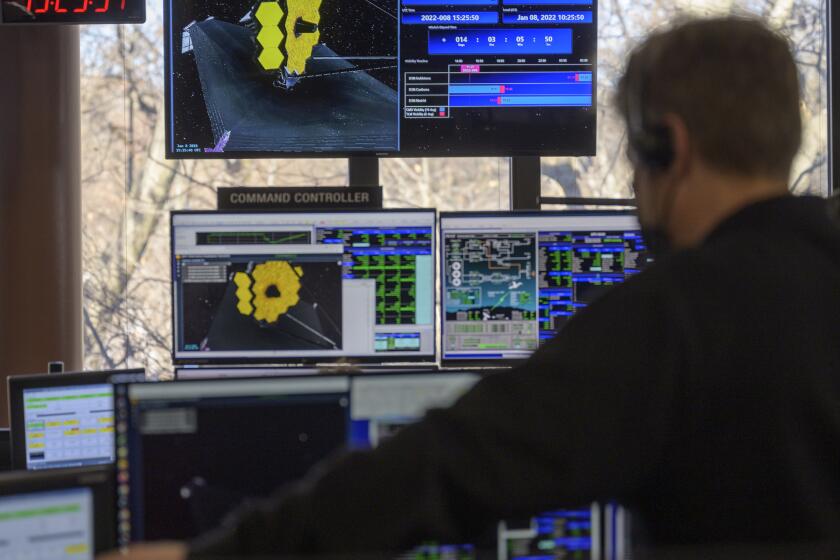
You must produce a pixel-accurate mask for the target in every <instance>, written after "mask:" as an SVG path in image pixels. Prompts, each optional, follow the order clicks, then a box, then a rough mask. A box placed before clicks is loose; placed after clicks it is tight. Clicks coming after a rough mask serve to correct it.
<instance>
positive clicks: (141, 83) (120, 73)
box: [81, 0, 828, 374]
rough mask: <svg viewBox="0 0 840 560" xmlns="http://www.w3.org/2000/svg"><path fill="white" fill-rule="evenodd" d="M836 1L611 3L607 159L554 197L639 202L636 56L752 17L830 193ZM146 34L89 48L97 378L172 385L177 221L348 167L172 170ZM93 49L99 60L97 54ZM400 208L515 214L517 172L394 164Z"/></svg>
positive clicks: (602, 136) (550, 184)
mask: <svg viewBox="0 0 840 560" xmlns="http://www.w3.org/2000/svg"><path fill="white" fill-rule="evenodd" d="M826 2H827V0H674V1H673V2H659V1H658V0H657V1H654V0H632V1H631V0H601V2H600V11H599V64H600V66H599V88H600V90H599V92H598V93H599V95H598V99H599V109H598V156H596V157H591V158H577V159H572V158H544V159H543V162H542V177H543V180H542V189H543V195H544V196H598V197H602V196H603V197H627V196H629V191H628V185H629V183H628V178H629V167H628V165H627V162H626V161H625V158H624V138H623V128H622V123H621V122H620V120H619V119H618V117H617V115H616V113H615V111H614V110H613V109H612V107H611V105H610V103H611V93H612V91H613V90H614V86H615V83H616V81H617V79H618V77H619V76H620V73H621V71H622V69H623V64H624V57H625V55H626V52H627V50H628V49H629V47H630V46H631V45H633V44H634V43H635V42H636V41H638V40H640V39H641V38H643V36H644V34H645V33H646V32H647V31H648V30H649V29H651V28H653V27H656V26H659V25H663V24H666V23H667V22H669V21H671V20H672V19H673V18H674V17H676V16H678V15H679V14H681V13H696V14H713V13H728V12H733V11H737V10H742V11H743V10H746V11H748V12H749V13H752V14H758V15H759V16H761V17H764V18H766V19H767V20H768V21H770V22H771V23H772V24H773V25H776V26H778V27H779V28H780V29H782V30H783V31H784V32H785V33H787V34H788V35H789V36H790V37H791V39H792V41H793V44H794V48H795V54H796V58H797V61H798V63H799V65H800V69H801V77H802V85H803V96H804V103H803V108H802V110H803V116H804V120H805V123H806V125H805V135H804V144H803V150H802V154H801V155H800V157H799V158H798V159H797V161H796V166H795V170H794V175H793V177H792V184H793V185H794V188H795V190H796V191H797V192H810V193H816V194H825V193H827V191H828V166H827V158H828V155H827V145H828V126H827V125H828V117H827V113H828V96H827V89H828V88H827V80H828V78H827V76H828V73H827V54H828V41H827V20H826V11H827V4H826ZM148 10H149V11H148V22H147V23H146V24H145V25H142V26H124V27H116V26H89V27H83V28H82V31H81V34H82V146H83V162H82V164H83V171H82V177H83V188H84V193H83V194H84V200H83V203H84V206H83V219H84V222H83V223H84V297H85V300H84V321H85V353H86V362H85V366H86V367H88V368H95V367H108V368H114V367H130V366H146V367H147V368H148V369H149V371H150V372H151V373H152V374H163V373H167V372H169V371H171V357H170V346H171V335H170V333H171V294H170V271H169V210H171V209H209V208H213V207H215V200H216V191H215V189H216V187H219V186H235V185H245V186H262V185H281V186H282V185H285V186H292V185H298V186H302V185H312V186H320V185H341V184H345V183H346V182H347V162H346V160H339V159H318V160H212V161H191V160H183V161H167V160H166V159H165V158H164V143H163V132H164V130H163V129H164V126H165V125H164V116H163V113H164V112H163V53H162V50H163V41H162V13H161V10H162V8H161V6H160V5H159V3H154V2H153V3H150V4H149V6H148ZM94 46H95V48H94ZM380 177H381V182H382V184H384V185H385V186H386V188H385V192H384V195H385V204H386V206H388V207H409V208H411V207H415V208H416V207H437V208H438V209H440V210H443V211H446V210H463V209H475V210H503V209H507V208H509V199H510V193H509V160H508V159H506V158H477V159H470V158H449V159H408V158H393V159H384V160H381V162H380Z"/></svg>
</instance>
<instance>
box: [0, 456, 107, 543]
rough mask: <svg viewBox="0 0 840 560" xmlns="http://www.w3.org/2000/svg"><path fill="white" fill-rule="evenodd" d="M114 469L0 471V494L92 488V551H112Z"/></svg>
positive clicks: (99, 466)
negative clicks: (0, 472)
mask: <svg viewBox="0 0 840 560" xmlns="http://www.w3.org/2000/svg"><path fill="white" fill-rule="evenodd" d="M115 472H116V471H115V468H114V465H96V466H91V467H81V468H70V469H44V470H37V471H14V472H10V473H2V474H0V497H7V496H15V495H19V494H41V493H47V492H52V491H61V490H65V489H66V490H70V489H74V488H90V489H91V490H92V491H93V539H94V548H95V550H94V552H95V553H96V554H99V553H102V552H106V551H108V550H112V549H113V548H114V547H115V546H116V543H117V503H116V477H115Z"/></svg>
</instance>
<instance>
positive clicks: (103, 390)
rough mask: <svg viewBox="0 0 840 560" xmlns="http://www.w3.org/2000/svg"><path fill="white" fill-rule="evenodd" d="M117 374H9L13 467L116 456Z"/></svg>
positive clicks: (92, 461)
mask: <svg viewBox="0 0 840 560" xmlns="http://www.w3.org/2000/svg"><path fill="white" fill-rule="evenodd" d="M116 374H130V375H142V374H143V370H142V369H137V370H114V371H91V372H85V373H59V374H41V375H15V376H10V377H9V378H8V388H9V412H10V418H11V433H12V465H13V467H14V468H15V469H28V470H39V469H54V468H67V467H82V466H87V465H98V464H107V463H113V462H114V392H113V388H112V386H111V384H110V383H109V379H110V378H111V377H112V376H113V375H116Z"/></svg>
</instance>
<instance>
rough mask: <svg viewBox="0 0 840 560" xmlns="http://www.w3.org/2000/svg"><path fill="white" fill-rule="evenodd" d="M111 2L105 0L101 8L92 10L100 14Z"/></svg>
mask: <svg viewBox="0 0 840 560" xmlns="http://www.w3.org/2000/svg"><path fill="white" fill-rule="evenodd" d="M110 4H111V0H105V4H104V5H103V6H102V7H101V8H96V9H95V10H94V12H96V13H99V14H101V13H102V12H107V11H108V6H109V5H110Z"/></svg>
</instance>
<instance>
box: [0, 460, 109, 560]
mask: <svg viewBox="0 0 840 560" xmlns="http://www.w3.org/2000/svg"><path fill="white" fill-rule="evenodd" d="M113 477H114V472H113V467H112V466H110V465H108V466H99V467H85V468H80V469H61V470H57V471H56V470H50V471H38V472H34V471H17V472H12V473H6V474H0V558H4V559H5V558H8V559H17V558H26V559H29V558H32V559H35V560H40V559H42V558H43V559H44V560H46V559H49V560H93V558H94V556H95V555H96V554H98V553H100V552H105V551H107V550H110V549H112V548H113V547H114V545H115V542H116V540H115V537H116V508H115V491H114V480H113Z"/></svg>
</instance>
